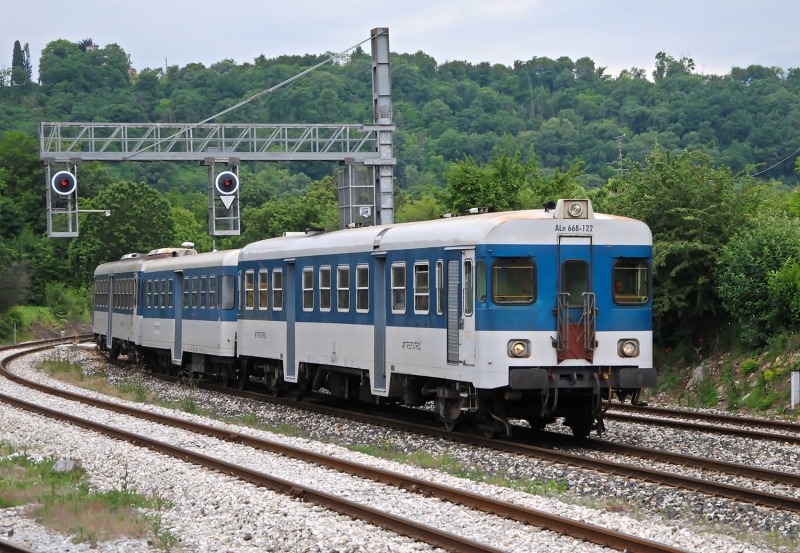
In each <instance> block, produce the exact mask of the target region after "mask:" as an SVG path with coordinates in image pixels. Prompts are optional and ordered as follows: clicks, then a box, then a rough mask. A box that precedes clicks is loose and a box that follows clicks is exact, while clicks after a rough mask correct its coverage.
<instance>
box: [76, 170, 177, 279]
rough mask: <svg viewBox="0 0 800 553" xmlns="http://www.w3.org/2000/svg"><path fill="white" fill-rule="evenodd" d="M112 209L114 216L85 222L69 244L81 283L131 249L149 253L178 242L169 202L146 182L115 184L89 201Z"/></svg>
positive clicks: (103, 207)
mask: <svg viewBox="0 0 800 553" xmlns="http://www.w3.org/2000/svg"><path fill="white" fill-rule="evenodd" d="M86 204H89V205H88V206H87V207H89V208H94V209H110V210H111V216H110V217H103V216H97V215H93V216H90V217H86V218H84V219H83V220H82V221H81V235H80V237H79V238H77V239H75V240H74V241H73V242H72V243H71V244H70V246H69V260H70V264H71V266H72V268H73V271H74V275H75V276H74V279H75V282H76V283H78V284H86V283H88V282H89V281H90V280H91V276H92V274H94V270H95V268H96V267H97V266H98V265H99V264H101V263H105V262H108V261H114V260H117V259H119V258H120V257H122V256H123V255H124V254H127V253H131V252H148V251H150V250H152V249H154V248H164V247H167V246H171V245H173V244H174V240H175V223H174V221H173V219H172V210H171V209H170V206H169V202H167V200H166V199H165V198H164V197H163V196H162V195H161V194H159V193H158V192H157V191H156V190H154V189H153V188H151V187H149V186H147V185H145V184H134V183H131V182H121V183H115V184H112V185H110V186H109V187H107V188H106V189H104V190H103V191H102V192H100V193H99V194H98V195H97V197H96V198H94V199H93V200H90V201H87V202H85V204H84V205H85V206H86Z"/></svg>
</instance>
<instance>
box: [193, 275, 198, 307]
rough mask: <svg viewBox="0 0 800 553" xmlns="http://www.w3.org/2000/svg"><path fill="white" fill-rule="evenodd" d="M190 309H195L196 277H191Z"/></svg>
mask: <svg viewBox="0 0 800 553" xmlns="http://www.w3.org/2000/svg"><path fill="white" fill-rule="evenodd" d="M192 309H197V277H192Z"/></svg>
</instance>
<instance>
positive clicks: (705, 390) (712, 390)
mask: <svg viewBox="0 0 800 553" xmlns="http://www.w3.org/2000/svg"><path fill="white" fill-rule="evenodd" d="M695 394H696V395H697V401H698V403H699V405H700V407H706V408H708V407H715V406H716V405H717V403H718V400H719V393H718V391H717V384H716V382H714V380H713V379H712V378H711V375H710V374H709V375H706V377H705V378H702V379H700V380H699V381H698V382H697V384H696V387H695Z"/></svg>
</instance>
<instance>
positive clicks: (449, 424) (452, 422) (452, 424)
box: [444, 419, 456, 432]
mask: <svg viewBox="0 0 800 553" xmlns="http://www.w3.org/2000/svg"><path fill="white" fill-rule="evenodd" d="M444 428H445V430H447V431H448V432H452V431H453V430H455V429H456V419H444Z"/></svg>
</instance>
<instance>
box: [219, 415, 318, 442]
mask: <svg viewBox="0 0 800 553" xmlns="http://www.w3.org/2000/svg"><path fill="white" fill-rule="evenodd" d="M222 420H223V421H224V422H229V423H231V424H238V425H240V426H247V427H249V428H255V429H256V430H264V431H266V432H272V433H273V434H281V435H283V436H291V437H295V438H302V437H305V436H306V431H305V428H303V427H302V426H294V425H291V424H286V423H283V422H282V423H280V424H278V425H274V424H269V423H266V422H264V421H262V420H261V419H260V418H259V417H258V416H257V415H254V414H252V413H251V414H248V415H242V416H238V417H225V418H223V419H222Z"/></svg>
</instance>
